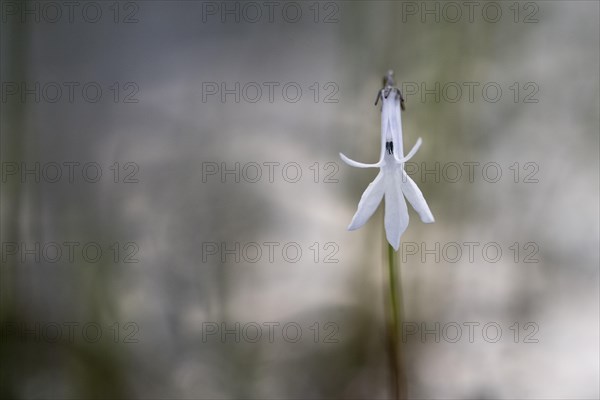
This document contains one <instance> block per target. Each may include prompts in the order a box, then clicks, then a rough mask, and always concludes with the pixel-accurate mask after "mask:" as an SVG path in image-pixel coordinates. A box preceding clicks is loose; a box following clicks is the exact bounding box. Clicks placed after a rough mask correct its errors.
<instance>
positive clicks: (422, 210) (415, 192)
mask: <svg viewBox="0 0 600 400" xmlns="http://www.w3.org/2000/svg"><path fill="white" fill-rule="evenodd" d="M402 192H403V193H404V195H405V196H406V198H407V199H408V201H409V202H410V204H411V205H412V206H413V208H414V209H415V210H416V211H417V213H418V214H419V216H420V217H421V221H423V222H425V223H426V224H430V223H432V222H434V221H435V219H434V218H433V214H431V210H430V209H429V206H428V205H427V201H425V197H423V193H421V190H420V189H419V187H418V186H417V184H416V183H415V182H414V181H413V180H412V179H411V178H410V176H408V174H407V173H406V172H405V171H404V170H402Z"/></svg>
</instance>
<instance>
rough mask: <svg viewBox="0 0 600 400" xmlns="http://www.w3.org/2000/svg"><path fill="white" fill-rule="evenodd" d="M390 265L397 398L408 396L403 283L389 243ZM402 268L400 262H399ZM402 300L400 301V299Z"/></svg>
mask: <svg viewBox="0 0 600 400" xmlns="http://www.w3.org/2000/svg"><path fill="white" fill-rule="evenodd" d="M387 250H388V251H387V254H388V267H389V283H390V286H389V289H390V303H391V307H390V312H391V314H392V315H391V318H390V319H391V321H390V350H391V351H390V353H391V354H390V357H391V366H392V374H393V377H392V381H393V382H394V385H393V386H394V393H395V398H396V399H406V398H407V385H406V375H405V374H404V367H403V363H402V348H401V341H399V340H398V339H399V335H398V333H399V331H400V326H401V324H402V318H403V312H402V284H401V281H400V274H399V273H398V274H396V252H395V251H394V248H393V247H392V246H391V245H390V244H388V249H387ZM398 268H400V264H398ZM398 300H400V302H399V301H398Z"/></svg>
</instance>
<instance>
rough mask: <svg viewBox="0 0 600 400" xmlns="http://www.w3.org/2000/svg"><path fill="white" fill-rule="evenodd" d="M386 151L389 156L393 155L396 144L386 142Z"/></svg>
mask: <svg viewBox="0 0 600 400" xmlns="http://www.w3.org/2000/svg"><path fill="white" fill-rule="evenodd" d="M385 149H386V151H387V152H388V154H392V153H393V152H394V142H385Z"/></svg>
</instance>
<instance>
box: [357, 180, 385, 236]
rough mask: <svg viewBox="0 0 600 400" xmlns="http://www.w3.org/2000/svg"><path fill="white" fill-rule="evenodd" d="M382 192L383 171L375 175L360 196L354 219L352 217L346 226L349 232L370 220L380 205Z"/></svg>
mask: <svg viewBox="0 0 600 400" xmlns="http://www.w3.org/2000/svg"><path fill="white" fill-rule="evenodd" d="M384 190H385V186H384V179H383V171H379V174H377V176H376V177H375V179H374V180H373V182H371V183H370V184H369V186H367V189H366V190H365V192H364V193H363V194H362V196H361V198H360V202H359V203H358V209H357V210H356V213H355V214H354V217H352V222H350V225H348V230H349V231H353V230H355V229H358V228H360V227H361V226H363V225H364V224H365V222H367V221H368V220H369V218H371V216H372V215H373V213H374V212H375V210H377V206H379V203H381V199H382V198H383V191H384Z"/></svg>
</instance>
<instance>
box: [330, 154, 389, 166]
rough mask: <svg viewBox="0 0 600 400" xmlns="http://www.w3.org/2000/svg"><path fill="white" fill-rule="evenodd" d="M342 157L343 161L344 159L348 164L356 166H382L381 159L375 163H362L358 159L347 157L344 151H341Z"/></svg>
mask: <svg viewBox="0 0 600 400" xmlns="http://www.w3.org/2000/svg"><path fill="white" fill-rule="evenodd" d="M340 157H341V158H342V161H344V162H345V163H346V164H348V165H349V166H351V167H356V168H379V167H380V166H381V161H379V162H378V163H375V164H365V163H361V162H358V161H354V160H351V159H349V158H348V157H346V156H345V155H343V154H342V153H340Z"/></svg>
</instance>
